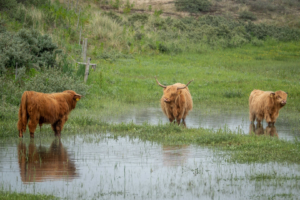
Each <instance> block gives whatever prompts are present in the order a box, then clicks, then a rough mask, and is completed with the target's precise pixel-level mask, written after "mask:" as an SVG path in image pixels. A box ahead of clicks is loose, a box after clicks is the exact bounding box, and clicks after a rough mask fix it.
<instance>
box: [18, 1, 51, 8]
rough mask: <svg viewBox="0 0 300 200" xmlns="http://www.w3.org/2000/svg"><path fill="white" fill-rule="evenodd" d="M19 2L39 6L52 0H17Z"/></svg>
mask: <svg viewBox="0 0 300 200" xmlns="http://www.w3.org/2000/svg"><path fill="white" fill-rule="evenodd" d="M17 2H18V3H22V4H24V5H26V6H29V5H33V6H37V7H40V6H44V5H49V4H50V0H17Z"/></svg>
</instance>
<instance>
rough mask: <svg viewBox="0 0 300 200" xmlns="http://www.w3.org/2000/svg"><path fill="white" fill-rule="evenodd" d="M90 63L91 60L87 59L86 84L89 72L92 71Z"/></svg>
mask: <svg viewBox="0 0 300 200" xmlns="http://www.w3.org/2000/svg"><path fill="white" fill-rule="evenodd" d="M90 61H91V58H88V59H87V62H86V65H85V73H84V82H85V83H86V81H87V79H88V76H89V70H90Z"/></svg>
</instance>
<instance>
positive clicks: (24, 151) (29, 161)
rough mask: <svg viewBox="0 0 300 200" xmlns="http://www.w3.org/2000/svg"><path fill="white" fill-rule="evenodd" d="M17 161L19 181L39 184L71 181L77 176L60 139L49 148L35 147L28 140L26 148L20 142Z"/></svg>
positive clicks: (72, 162) (21, 141) (73, 164)
mask: <svg viewBox="0 0 300 200" xmlns="http://www.w3.org/2000/svg"><path fill="white" fill-rule="evenodd" d="M18 161H19V167H20V175H21V180H22V182H24V183H27V182H41V181H45V180H47V179H73V178H74V177H76V176H78V174H77V173H76V168H75V163H74V161H72V159H70V157H69V155H68V152H67V151H66V149H65V148H64V147H63V145H62V143H61V140H60V138H55V140H53V142H52V144H51V146H50V147H49V148H46V147H43V146H41V145H36V144H35V143H34V139H31V140H30V143H29V145H28V147H26V144H25V143H24V142H23V140H20V142H19V145H18Z"/></svg>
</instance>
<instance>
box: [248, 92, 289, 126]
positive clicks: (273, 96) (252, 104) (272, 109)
mask: <svg viewBox="0 0 300 200" xmlns="http://www.w3.org/2000/svg"><path fill="white" fill-rule="evenodd" d="M286 99H287V93H286V92H284V91H276V92H270V91H261V90H253V91H252V92H251V94H250V97H249V119H250V121H251V123H253V122H254V121H255V119H256V121H257V123H260V122H261V121H262V120H264V119H265V120H266V122H267V123H268V125H269V126H272V125H273V126H274V124H275V122H276V119H277V117H278V115H279V110H280V109H281V108H282V107H283V106H284V105H285V104H286Z"/></svg>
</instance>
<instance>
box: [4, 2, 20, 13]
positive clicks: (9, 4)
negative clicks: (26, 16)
mask: <svg viewBox="0 0 300 200" xmlns="http://www.w3.org/2000/svg"><path fill="white" fill-rule="evenodd" d="M17 5H18V3H17V1H16V0H0V11H2V10H3V11H9V10H14V9H15V8H16V7H17Z"/></svg>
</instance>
